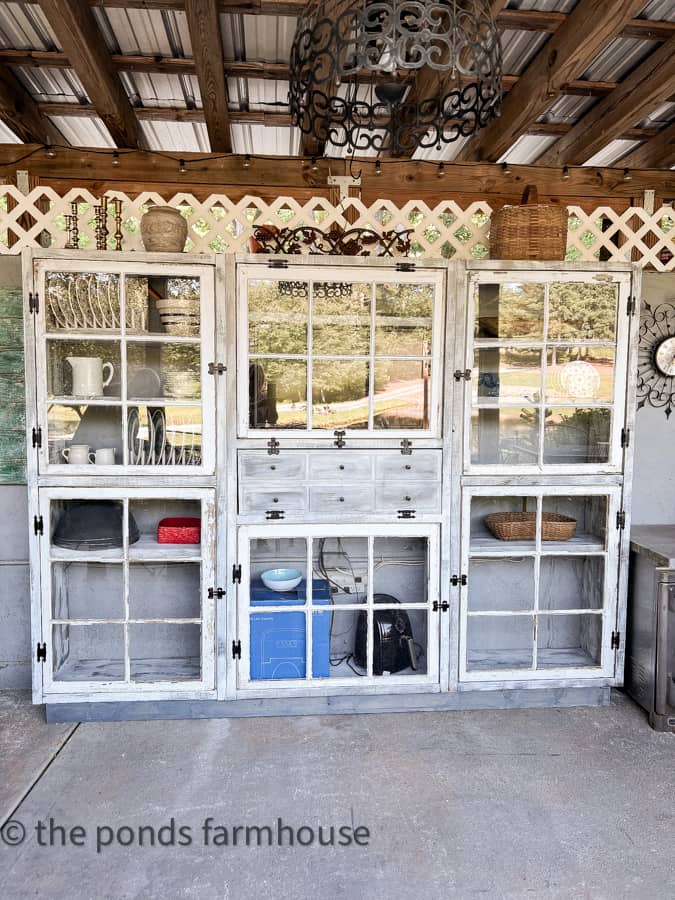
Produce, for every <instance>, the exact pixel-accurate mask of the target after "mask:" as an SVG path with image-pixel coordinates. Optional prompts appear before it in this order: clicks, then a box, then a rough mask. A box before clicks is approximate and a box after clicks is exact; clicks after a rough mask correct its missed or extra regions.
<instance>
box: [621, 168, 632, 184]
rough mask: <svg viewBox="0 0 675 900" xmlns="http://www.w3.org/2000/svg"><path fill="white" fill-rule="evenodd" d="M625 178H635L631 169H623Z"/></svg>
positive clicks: (630, 179)
mask: <svg viewBox="0 0 675 900" xmlns="http://www.w3.org/2000/svg"><path fill="white" fill-rule="evenodd" d="M623 180H624V181H632V180H633V176H632V174H631V171H630V169H624V170H623Z"/></svg>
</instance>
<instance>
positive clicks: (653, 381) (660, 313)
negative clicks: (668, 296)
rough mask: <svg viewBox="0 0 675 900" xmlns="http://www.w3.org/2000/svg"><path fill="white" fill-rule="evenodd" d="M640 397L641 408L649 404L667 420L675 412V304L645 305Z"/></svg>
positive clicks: (639, 357)
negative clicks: (662, 413) (661, 410)
mask: <svg viewBox="0 0 675 900" xmlns="http://www.w3.org/2000/svg"><path fill="white" fill-rule="evenodd" d="M637 397H638V409H642V408H643V407H644V406H646V404H647V403H649V404H650V406H654V407H656V408H657V409H663V410H664V411H665V414H666V417H667V418H668V419H669V418H670V416H671V414H672V412H673V410H674V409H675V301H674V302H672V303H661V304H660V305H659V306H657V307H656V308H655V309H652V307H651V306H650V305H649V304H648V303H643V304H642V313H641V316H640V346H639V348H638V380H637Z"/></svg>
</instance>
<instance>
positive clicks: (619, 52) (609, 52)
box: [581, 37, 659, 81]
mask: <svg viewBox="0 0 675 900" xmlns="http://www.w3.org/2000/svg"><path fill="white" fill-rule="evenodd" d="M658 46H659V45H658V44H657V43H655V42H654V41H640V40H638V39H637V38H623V37H622V38H615V39H614V40H613V41H610V43H609V44H607V46H606V47H605V49H604V50H602V51H601V52H600V53H599V54H598V55H597V57H596V58H595V59H594V60H593V62H592V64H591V65H590V66H589V67H588V68H587V69H586V71H585V72H584V73H583V75H582V76H581V77H582V78H586V79H588V80H589V81H621V80H622V79H623V78H625V77H626V75H628V74H629V73H630V72H632V71H633V69H635V68H637V66H639V65H640V63H641V62H642V61H643V60H645V59H646V58H647V57H648V56H649V54H650V53H652V52H653V51H654V50H655V49H656V48H657V47H658Z"/></svg>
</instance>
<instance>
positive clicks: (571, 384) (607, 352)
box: [546, 346, 615, 403]
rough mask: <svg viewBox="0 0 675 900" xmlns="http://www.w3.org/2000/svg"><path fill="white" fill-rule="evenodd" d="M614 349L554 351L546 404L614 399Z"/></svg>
mask: <svg viewBox="0 0 675 900" xmlns="http://www.w3.org/2000/svg"><path fill="white" fill-rule="evenodd" d="M614 357H615V353H614V348H613V347H588V346H587V347H551V348H550V349H549V351H548V364H547V369H546V400H547V402H549V403H551V402H553V401H555V400H558V401H563V402H565V403H578V402H582V403H583V402H584V401H586V402H587V403H588V402H589V401H590V402H598V401H600V402H607V403H611V402H612V400H613V399H614Z"/></svg>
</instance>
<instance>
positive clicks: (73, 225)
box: [66, 201, 80, 250]
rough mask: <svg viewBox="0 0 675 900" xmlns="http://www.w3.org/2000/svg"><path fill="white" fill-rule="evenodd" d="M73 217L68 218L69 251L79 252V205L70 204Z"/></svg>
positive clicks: (67, 247)
mask: <svg viewBox="0 0 675 900" xmlns="http://www.w3.org/2000/svg"><path fill="white" fill-rule="evenodd" d="M70 212H71V215H69V216H66V228H67V229H68V243H67V244H66V249H67V250H77V249H78V248H79V246H80V230H79V228H78V227H77V203H76V202H74V201H73V203H71V204H70Z"/></svg>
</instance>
